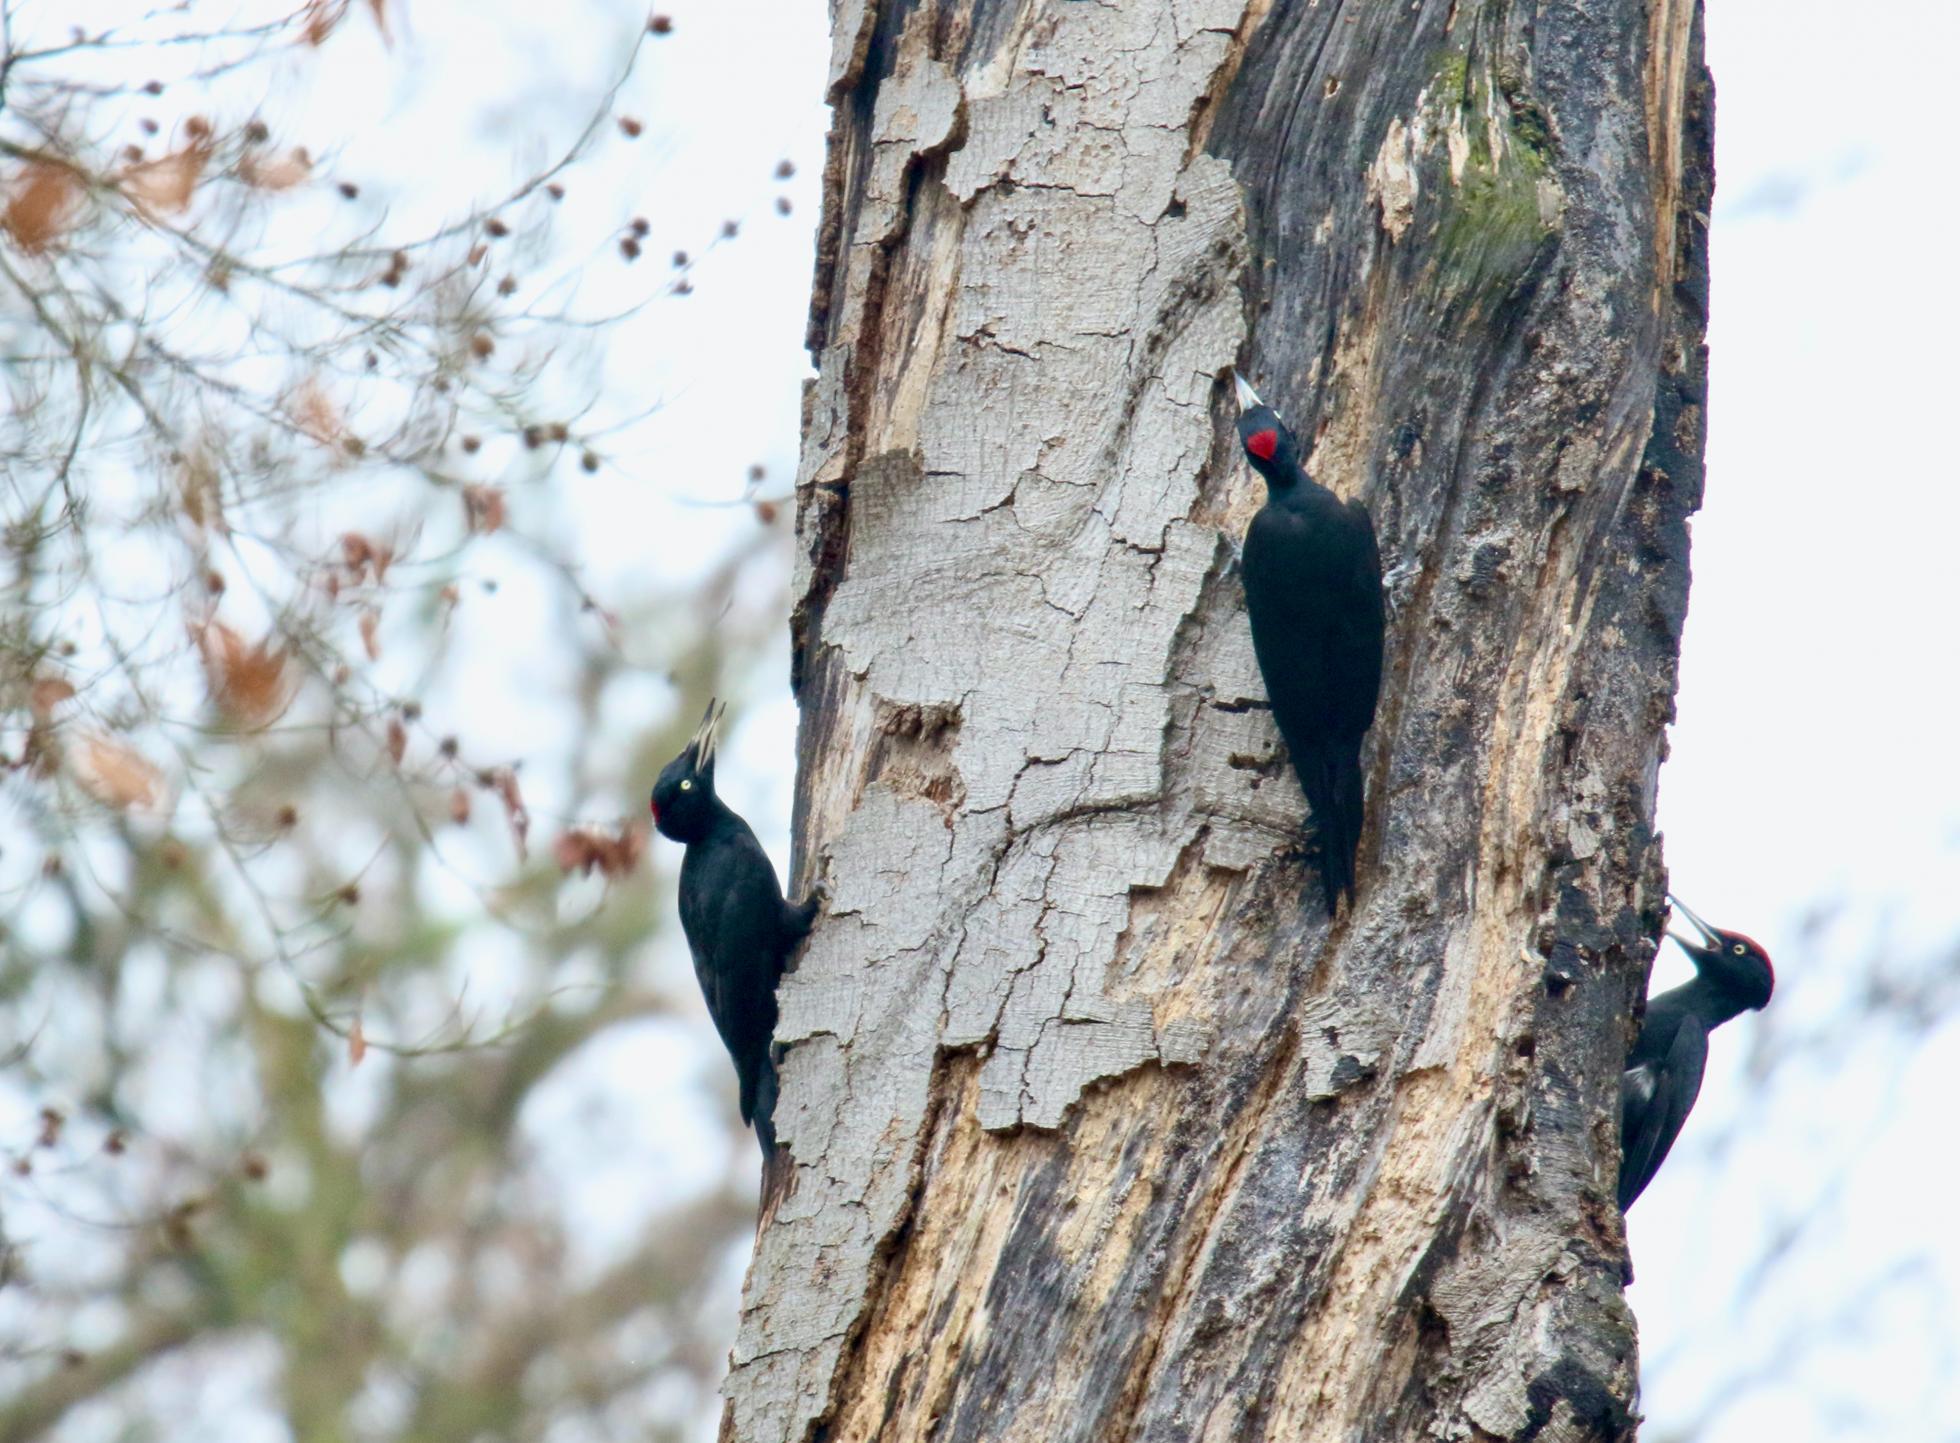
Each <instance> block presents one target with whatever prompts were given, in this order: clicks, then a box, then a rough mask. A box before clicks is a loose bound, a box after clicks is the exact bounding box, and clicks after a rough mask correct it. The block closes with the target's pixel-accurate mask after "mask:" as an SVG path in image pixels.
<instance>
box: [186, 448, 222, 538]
mask: <svg viewBox="0 0 1960 1443" xmlns="http://www.w3.org/2000/svg"><path fill="white" fill-rule="evenodd" d="M177 493H178V497H179V500H180V502H181V504H182V506H183V508H184V515H185V516H186V517H187V518H188V519H189V520H190V523H191V525H193V526H195V527H197V528H198V529H199V530H203V531H215V532H218V533H219V534H221V535H222V534H223V533H224V532H225V530H226V527H225V503H224V489H223V486H222V485H221V483H220V481H219V478H218V462H217V458H216V457H214V456H213V455H212V454H211V452H210V451H209V450H207V449H206V448H205V447H203V446H198V447H196V448H195V449H193V450H190V451H188V452H185V453H184V455H183V456H182V458H181V459H180V461H179V469H178V476H177Z"/></svg>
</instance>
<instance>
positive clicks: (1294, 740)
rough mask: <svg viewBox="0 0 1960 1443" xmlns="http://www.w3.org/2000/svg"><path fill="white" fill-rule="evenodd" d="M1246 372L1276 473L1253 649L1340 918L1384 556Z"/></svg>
mask: <svg viewBox="0 0 1960 1443" xmlns="http://www.w3.org/2000/svg"><path fill="white" fill-rule="evenodd" d="M1236 379H1237V382H1238V392H1239V407H1240V412H1241V414H1240V416H1239V442H1240V444H1241V445H1243V446H1244V447H1245V456H1246V459H1247V460H1248V461H1250V462H1251V463H1252V469H1253V470H1255V471H1257V472H1258V473H1259V474H1260V475H1261V476H1263V477H1265V478H1266V504H1265V505H1264V506H1262V507H1260V508H1259V514H1258V515H1257V516H1254V517H1253V518H1252V524H1251V525H1250V526H1249V527H1247V528H1246V533H1245V551H1244V554H1243V557H1242V559H1241V563H1240V569H1241V571H1242V573H1243V575H1244V577H1245V609H1246V613H1247V615H1248V617H1249V618H1250V620H1251V622H1252V649H1253V650H1254V651H1255V652H1256V653H1257V654H1258V657H1259V672H1260V675H1261V676H1263V677H1265V679H1266V695H1267V696H1268V697H1269V698H1270V699H1271V700H1272V704H1273V718H1274V720H1275V721H1277V722H1278V723H1279V731H1280V735H1281V736H1283V737H1285V738H1286V749H1287V751H1288V752H1289V753H1290V754H1291V755H1292V758H1293V770H1294V772H1295V774H1296V775H1298V777H1299V778H1300V789H1301V790H1302V791H1304V792H1305V793H1306V794H1307V805H1308V807H1310V808H1311V809H1312V811H1313V819H1314V827H1315V829H1316V831H1317V832H1318V833H1319V837H1320V876H1321V882H1322V886H1323V888H1324V890H1325V892H1326V895H1327V911H1328V914H1329V915H1330V916H1331V915H1332V914H1333V913H1334V911H1335V909H1336V906H1337V905H1338V903H1339V900H1340V898H1341V896H1342V894H1344V893H1345V894H1346V895H1347V896H1348V897H1350V898H1352V897H1353V895H1354V864H1355V853H1356V851H1357V850H1358V849H1359V847H1360V845H1361V814H1362V806H1361V738H1362V737H1363V735H1365V734H1366V732H1367V730H1368V728H1369V726H1370V725H1371V724H1372V723H1373V722H1374V720H1375V698H1376V696H1377V694H1379V692H1380V691H1381V684H1382V629H1383V625H1384V621H1385V617H1384V613H1383V606H1382V558H1381V552H1380V551H1379V550H1378V549H1377V547H1376V545H1375V524H1374V522H1373V521H1372V520H1370V519H1369V516H1368V508H1367V507H1366V506H1363V505H1362V504H1361V503H1360V502H1359V501H1342V500H1341V499H1340V498H1339V497H1338V496H1336V495H1335V494H1334V493H1333V492H1332V491H1329V490H1328V489H1327V488H1326V487H1325V486H1322V485H1320V484H1318V483H1317V482H1316V481H1314V479H1313V478H1312V477H1311V476H1309V475H1307V471H1306V467H1305V466H1304V465H1302V464H1301V458H1300V443H1299V442H1298V441H1297V440H1295V439H1294V436H1293V433H1292V432H1291V431H1289V430H1287V429H1286V423H1285V422H1284V421H1282V420H1280V418H1279V413H1278V412H1277V411H1275V410H1273V408H1272V407H1271V406H1268V405H1266V404H1265V403H1264V402H1263V401H1261V400H1260V399H1259V396H1258V394H1257V393H1256V392H1255V391H1254V390H1253V389H1252V387H1250V386H1248V385H1247V384H1246V383H1245V378H1244V377H1243V376H1241V377H1237V378H1236Z"/></svg>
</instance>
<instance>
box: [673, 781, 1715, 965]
mask: <svg viewBox="0 0 1960 1443" xmlns="http://www.w3.org/2000/svg"><path fill="white" fill-rule="evenodd" d="M681 790H682V791H684V792H691V791H693V790H694V783H693V782H682V783H681ZM1735 950H1736V951H1738V952H1740V951H1741V950H1742V949H1741V948H1740V947H1738V948H1736V949H1735Z"/></svg>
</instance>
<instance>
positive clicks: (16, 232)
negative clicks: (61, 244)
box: [0, 160, 82, 256]
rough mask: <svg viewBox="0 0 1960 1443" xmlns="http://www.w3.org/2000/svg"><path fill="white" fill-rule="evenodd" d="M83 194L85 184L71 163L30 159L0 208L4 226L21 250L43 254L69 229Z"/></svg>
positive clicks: (0, 226)
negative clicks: (2, 208) (4, 203)
mask: <svg viewBox="0 0 1960 1443" xmlns="http://www.w3.org/2000/svg"><path fill="white" fill-rule="evenodd" d="M81 196H82V184H81V182H80V181H79V180H78V179H76V177H75V173H74V172H73V171H72V170H70V169H68V167H66V166H63V165H53V164H50V163H49V162H47V161H43V160H33V161H29V162H28V163H27V165H26V166H25V168H23V169H22V171H21V173H20V178H19V180H18V181H17V182H16V183H15V184H14V186H13V187H12V190H11V193H10V194H9V195H8V197H7V208H6V209H5V210H4V211H0V230H3V231H5V232H6V233H7V235H8V236H9V237H11V238H12V240H13V243H14V245H15V246H16V247H18V248H19V249H20V250H22V251H24V252H26V253H27V254H28V255H31V256H37V255H40V254H42V253H43V252H44V251H46V250H48V248H49V247H51V246H52V245H53V244H54V243H55V242H56V241H58V240H60V239H61V237H62V235H63V234H64V233H65V232H66V231H67V229H68V227H69V225H70V224H71V223H72V222H73V220H74V217H75V211H76V209H77V202H78V201H80V199H81Z"/></svg>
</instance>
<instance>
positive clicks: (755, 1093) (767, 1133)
mask: <svg viewBox="0 0 1960 1443" xmlns="http://www.w3.org/2000/svg"><path fill="white" fill-rule="evenodd" d="M742 1121H744V1122H747V1123H752V1124H753V1125H754V1127H755V1140H756V1141H757V1142H759V1143H761V1144H762V1158H763V1161H764V1162H767V1161H768V1160H769V1159H770V1158H772V1157H774V1156H775V1155H776V1059H775V1058H773V1057H771V1056H769V1055H768V1054H767V1053H764V1055H763V1056H762V1058H761V1060H760V1062H759V1064H758V1065H757V1066H756V1067H755V1069H754V1071H753V1073H745V1074H744V1076H743V1078H742Z"/></svg>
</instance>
